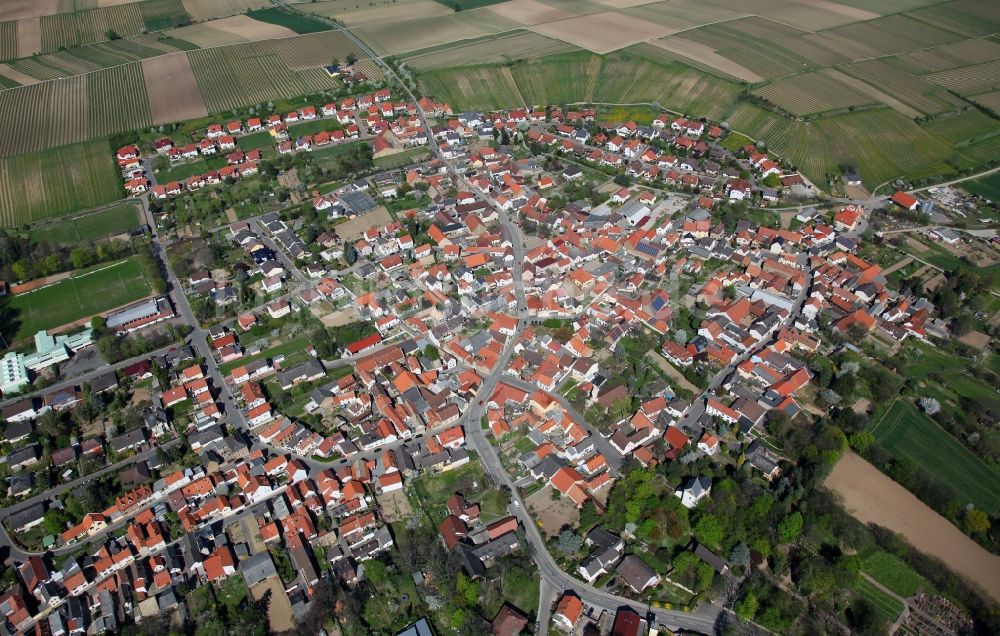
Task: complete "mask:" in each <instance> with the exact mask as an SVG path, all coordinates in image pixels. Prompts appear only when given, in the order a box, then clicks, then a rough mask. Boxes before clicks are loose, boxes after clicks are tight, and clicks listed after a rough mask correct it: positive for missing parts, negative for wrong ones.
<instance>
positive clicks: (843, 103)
mask: <svg viewBox="0 0 1000 636" xmlns="http://www.w3.org/2000/svg"><path fill="white" fill-rule="evenodd" d="M754 94H755V95H759V96H760V97H763V98H764V99H766V100H768V101H769V102H771V103H772V104H774V105H776V106H778V107H779V108H781V109H783V110H785V111H787V112H789V113H792V114H793V115H812V114H816V113H822V112H826V111H831V110H842V109H845V108H849V107H851V106H864V105H868V104H873V103H875V101H874V100H873V99H872V98H871V97H870V96H869V95H866V94H864V93H862V92H861V91H859V90H857V89H855V88H852V87H851V86H848V85H847V84H845V83H844V82H841V81H838V80H836V79H834V78H832V77H830V76H828V75H825V74H823V73H802V74H799V75H791V76H789V77H783V78H781V79H777V80H774V81H773V82H770V83H768V84H765V85H764V86H762V87H761V88H758V89H756V90H754Z"/></svg>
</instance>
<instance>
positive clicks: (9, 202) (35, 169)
mask: <svg viewBox="0 0 1000 636" xmlns="http://www.w3.org/2000/svg"><path fill="white" fill-rule="evenodd" d="M122 196H123V193H122V189H121V176H120V175H119V174H118V170H117V166H116V165H115V163H114V158H113V155H112V154H111V148H110V146H109V145H108V142H107V141H106V140H94V141H87V142H83V143H78V144H73V145H70V146H62V147H59V148H50V149H48V150H44V151H42V152H35V153H28V154H23V155H18V156H16V157H9V158H0V226H3V227H12V226H17V225H23V224H25V223H29V222H32V221H38V220H41V219H46V218H51V217H56V216H60V215H63V214H66V213H69V212H74V211H76V210H82V209H86V208H91V207H94V206H97V205H101V204H103V203H108V202H111V201H114V200H116V199H120V198H121V197H122Z"/></svg>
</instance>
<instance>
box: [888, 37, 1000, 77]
mask: <svg viewBox="0 0 1000 636" xmlns="http://www.w3.org/2000/svg"><path fill="white" fill-rule="evenodd" d="M997 59H1000V42H997V41H996V40H992V39H989V38H976V39H973V40H962V41H961V42H954V43H952V44H944V45H942V46H936V47H933V48H930V49H921V50H919V51H912V52H910V53H906V54H904V55H900V56H898V57H897V58H895V60H896V62H897V63H898V64H900V65H902V66H904V67H905V68H907V69H909V70H910V71H912V72H913V73H916V74H924V73H933V72H936V71H947V70H949V69H953V68H958V67H960V66H972V65H974V64H982V63H984V62H990V61H992V60H997Z"/></svg>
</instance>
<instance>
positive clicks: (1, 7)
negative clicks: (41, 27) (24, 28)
mask: <svg viewBox="0 0 1000 636" xmlns="http://www.w3.org/2000/svg"><path fill="white" fill-rule="evenodd" d="M56 13H59V0H4V1H3V3H2V4H0V20H23V19H24V18H40V17H41V16H43V15H54V14H56Z"/></svg>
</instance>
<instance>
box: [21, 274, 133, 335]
mask: <svg viewBox="0 0 1000 636" xmlns="http://www.w3.org/2000/svg"><path fill="white" fill-rule="evenodd" d="M150 292H151V289H150V286H149V283H148V282H147V281H146V277H145V275H144V274H143V272H142V266H141V265H140V264H139V261H138V258H137V257H135V256H131V257H129V258H126V259H124V260H121V261H117V262H115V263H102V264H100V265H95V266H94V267H91V268H89V269H86V270H82V271H79V272H75V273H74V274H73V276H71V277H70V278H65V279H63V280H61V281H59V282H57V283H55V284H52V285H49V286H47V287H41V288H39V289H36V290H34V291H30V292H27V293H24V294H17V295H14V296H11V297H10V299H9V300H8V301H7V307H8V308H10V309H11V310H13V311H14V312H15V315H16V318H15V321H16V322H17V323H18V330H17V334H16V335H15V337H14V339H15V340H17V341H20V340H26V339H28V338H30V337H31V336H33V335H34V334H35V333H36V332H38V331H40V330H42V329H53V328H55V327H61V326H62V325H67V324H70V323H72V322H75V321H77V320H80V319H82V318H87V317H89V316H93V315H94V314H98V313H101V312H104V311H108V310H110V309H114V308H115V307H120V306H122V305H127V304H128V303H131V302H134V301H136V300H140V299H142V298H145V297H147V296H148V295H149V294H150Z"/></svg>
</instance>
